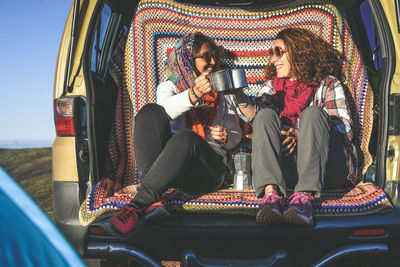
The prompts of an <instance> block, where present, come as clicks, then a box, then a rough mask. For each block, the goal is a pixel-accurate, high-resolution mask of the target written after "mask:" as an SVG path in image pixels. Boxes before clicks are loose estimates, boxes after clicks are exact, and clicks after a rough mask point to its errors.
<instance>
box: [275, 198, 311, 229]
mask: <svg viewBox="0 0 400 267" xmlns="http://www.w3.org/2000/svg"><path fill="white" fill-rule="evenodd" d="M289 200H290V202H289V206H288V208H287V210H286V211H285V212H284V213H283V219H284V220H285V221H286V222H288V223H292V224H300V225H311V224H312V223H313V216H312V213H313V205H312V202H313V201H314V197H313V196H310V195H307V194H305V193H303V192H297V193H294V194H293V195H292V196H291V197H290V198H289Z"/></svg>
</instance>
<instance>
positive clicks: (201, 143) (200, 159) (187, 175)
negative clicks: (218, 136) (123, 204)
mask: <svg viewBox="0 0 400 267" xmlns="http://www.w3.org/2000/svg"><path fill="white" fill-rule="evenodd" d="M169 122H170V118H169V116H168V114H167V113H166V112H165V109H164V108H163V107H162V106H160V105H157V104H147V105H146V106H144V107H143V108H142V109H141V110H140V111H139V112H138V114H137V115H136V117H135V131H134V149H135V157H136V166H137V169H138V173H139V177H140V178H139V181H140V183H141V184H140V187H139V188H138V192H137V194H136V196H135V197H134V198H133V199H132V202H131V203H133V204H134V205H135V206H136V207H138V208H144V207H147V206H149V205H151V204H153V203H154V202H157V201H158V200H159V199H160V197H161V195H162V194H163V193H164V192H165V191H166V190H167V189H168V188H170V187H180V188H183V189H184V190H185V191H188V192H209V191H213V190H215V189H217V188H218V187H219V186H220V185H221V184H222V182H223V179H224V174H225V164H224V162H223V158H222V156H220V155H218V154H217V153H215V151H214V150H213V149H212V148H211V146H210V145H209V144H208V143H207V142H206V141H205V140H204V139H203V138H201V137H200V136H199V135H198V134H196V133H194V132H193V131H191V130H189V129H184V130H181V131H179V132H177V133H175V134H172V133H171V128H170V124H169Z"/></svg>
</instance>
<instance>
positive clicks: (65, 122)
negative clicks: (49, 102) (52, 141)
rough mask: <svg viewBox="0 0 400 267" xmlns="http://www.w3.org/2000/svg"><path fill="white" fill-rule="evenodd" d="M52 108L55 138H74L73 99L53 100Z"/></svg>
mask: <svg viewBox="0 0 400 267" xmlns="http://www.w3.org/2000/svg"><path fill="white" fill-rule="evenodd" d="M53 107H54V123H55V126H56V134H57V136H75V135H76V132H75V127H74V98H59V99H54V106H53Z"/></svg>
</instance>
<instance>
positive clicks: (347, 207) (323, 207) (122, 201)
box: [79, 180, 392, 226]
mask: <svg viewBox="0 0 400 267" xmlns="http://www.w3.org/2000/svg"><path fill="white" fill-rule="evenodd" d="M112 185H113V183H112V182H111V181H110V180H103V181H101V182H100V183H98V184H97V185H96V186H95V187H94V188H93V189H92V191H91V192H90V194H89V196H88V198H87V199H86V201H85V202H84V203H83V205H82V206H81V208H80V212H79V219H80V222H81V224H82V225H84V226H86V225H89V224H91V223H92V222H94V221H96V220H101V219H104V218H107V217H109V216H112V215H113V214H115V213H116V212H117V211H118V210H119V209H121V208H122V207H124V206H125V205H127V204H128V203H129V202H130V201H131V199H132V198H133V197H134V196H135V194H136V187H135V186H133V185H131V186H127V187H125V188H123V189H122V190H120V191H119V192H117V193H116V194H110V190H109V189H110V188H112V187H113V186H112ZM161 200H162V201H164V202H165V203H166V207H167V208H168V210H170V211H171V212H187V213H203V214H240V215H250V216H255V215H256V212H257V210H258V209H259V207H260V204H261V198H257V197H256V195H255V193H254V192H253V191H250V190H247V191H236V190H229V189H227V190H219V191H216V192H212V193H209V194H189V193H186V192H184V191H182V190H180V189H169V190H168V191H167V192H165V193H164V195H163V196H162V197H161ZM391 209H392V204H391V202H390V200H389V198H388V196H387V195H386V194H385V192H384V191H383V190H381V189H379V188H378V187H376V186H375V185H374V184H371V183H365V184H359V185H358V186H357V187H355V188H353V189H352V190H350V191H349V190H334V191H325V192H323V193H322V196H321V198H320V199H318V201H316V203H315V204H314V216H315V217H322V216H354V215H367V214H374V213H383V212H388V211H390V210H391Z"/></svg>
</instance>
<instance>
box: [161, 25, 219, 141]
mask: <svg viewBox="0 0 400 267" xmlns="http://www.w3.org/2000/svg"><path fill="white" fill-rule="evenodd" d="M195 35H196V34H193V33H191V34H187V35H185V36H183V37H182V38H181V39H179V40H178V42H177V43H176V45H175V47H174V49H173V50H172V52H171V54H170V55H169V57H168V58H167V61H166V62H165V74H166V76H167V78H168V79H169V80H170V81H172V82H173V83H174V84H175V86H176V87H177V88H178V92H179V93H181V92H183V91H185V90H188V89H189V88H191V87H193V86H194V80H195V79H196V77H197V76H196V74H195V72H194V60H193V43H194V40H195ZM203 100H204V103H203V104H202V105H199V106H197V107H195V108H192V109H191V110H190V111H189V112H188V113H187V115H186V127H187V128H189V129H192V130H193V131H194V132H195V133H197V134H199V135H200V136H201V137H203V138H204V139H205V129H206V128H209V127H210V126H211V124H212V122H213V121H214V119H215V117H216V115H217V111H218V108H219V93H216V92H215V91H213V90H212V91H211V92H210V93H209V94H207V95H204V96H203Z"/></svg>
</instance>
